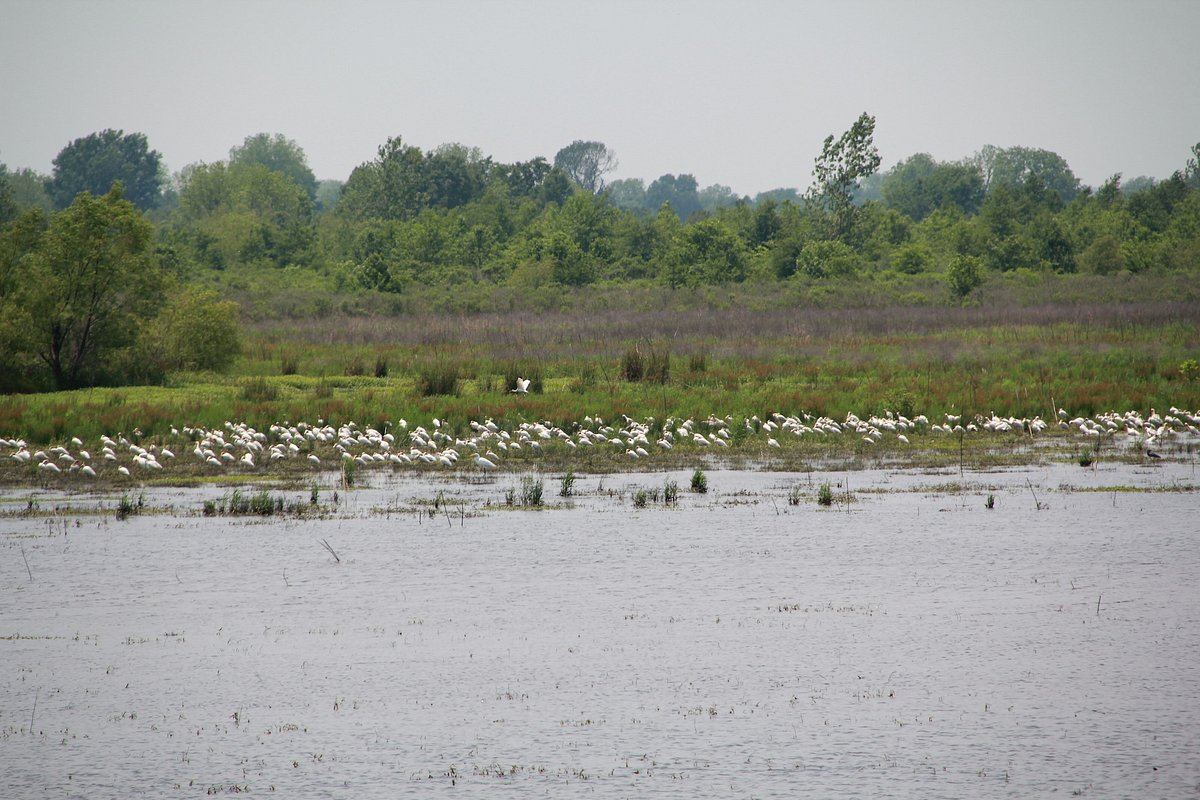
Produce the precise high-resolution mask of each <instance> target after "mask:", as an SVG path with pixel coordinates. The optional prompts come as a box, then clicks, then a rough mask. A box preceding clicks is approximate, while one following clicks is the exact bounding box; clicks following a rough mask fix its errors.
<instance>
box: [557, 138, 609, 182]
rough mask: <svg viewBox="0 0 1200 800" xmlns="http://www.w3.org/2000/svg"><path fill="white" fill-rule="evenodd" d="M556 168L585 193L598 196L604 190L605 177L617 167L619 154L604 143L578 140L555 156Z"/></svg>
mask: <svg viewBox="0 0 1200 800" xmlns="http://www.w3.org/2000/svg"><path fill="white" fill-rule="evenodd" d="M554 166H556V167H558V168H559V169H561V170H562V171H563V172H565V173H567V175H568V177H570V178H571V180H573V181H575V183H576V184H578V185H579V187H580V188H581V189H583V190H584V191H588V192H591V193H592V194H598V193H599V192H601V191H603V190H604V176H605V175H606V174H608V173H609V172H612V171H613V170H614V169H616V167H617V154H616V153H614V152H613V151H612V150H609V149H608V148H607V147H606V146H605V145H604V143H603V142H585V141H583V140H581V139H576V140H575V141H573V142H571V143H570V144H569V145H567V146H566V147H564V148H563V149H561V150H559V151H558V153H556V154H555V156H554Z"/></svg>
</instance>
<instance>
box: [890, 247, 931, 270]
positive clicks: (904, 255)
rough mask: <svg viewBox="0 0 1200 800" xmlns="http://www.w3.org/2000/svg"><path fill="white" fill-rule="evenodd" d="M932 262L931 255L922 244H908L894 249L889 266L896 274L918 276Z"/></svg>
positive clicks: (927, 248)
mask: <svg viewBox="0 0 1200 800" xmlns="http://www.w3.org/2000/svg"><path fill="white" fill-rule="evenodd" d="M932 262H933V253H932V252H931V251H930V249H929V246H928V245H926V244H924V243H923V242H910V243H908V244H905V245H901V246H900V247H898V248H896V250H895V251H894V252H893V253H892V257H891V262H890V263H891V266H892V269H894V270H896V272H903V273H904V274H906V275H919V274H920V273H922V272H924V271H925V270H927V269H928V268H929V265H930V264H931V263H932Z"/></svg>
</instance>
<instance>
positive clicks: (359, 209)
mask: <svg viewBox="0 0 1200 800" xmlns="http://www.w3.org/2000/svg"><path fill="white" fill-rule="evenodd" d="M424 162H425V155H424V154H423V153H422V152H421V150H420V148H418V147H413V146H412V145H406V144H404V142H403V140H402V139H401V138H400V137H399V136H393V137H391V138H389V139H388V140H387V141H386V142H385V143H384V144H382V145H380V146H379V150H378V154H377V156H376V158H375V160H374V161H369V162H367V163H364V164H361V165H359V166H358V167H356V168H355V169H354V171H353V172H351V173H350V179H349V180H348V181H346V186H345V188H344V189H343V190H342V197H341V200H340V201H338V211H339V212H340V213H342V214H344V215H346V216H348V217H351V218H353V219H360V220H362V219H372V218H373V219H411V218H412V217H415V216H416V215H417V212H418V211H419V210H420V209H421V208H422V207H423V206H424V203H425V198H424V196H423V193H422V188H423V187H422V186H421V167H422V166H423V164H424Z"/></svg>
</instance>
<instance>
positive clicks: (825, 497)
mask: <svg viewBox="0 0 1200 800" xmlns="http://www.w3.org/2000/svg"><path fill="white" fill-rule="evenodd" d="M817 505H822V506H831V505H833V487H832V486H830V485H829V482H828V481H826V482H825V483H822V484H821V488H819V489H818V490H817Z"/></svg>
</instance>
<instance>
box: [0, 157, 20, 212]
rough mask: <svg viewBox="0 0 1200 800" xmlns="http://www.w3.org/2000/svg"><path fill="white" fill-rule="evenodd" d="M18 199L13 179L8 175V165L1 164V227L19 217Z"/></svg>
mask: <svg viewBox="0 0 1200 800" xmlns="http://www.w3.org/2000/svg"><path fill="white" fill-rule="evenodd" d="M17 211H18V209H17V201H16V199H15V197H14V192H13V188H12V181H11V180H9V177H8V167H7V166H6V165H4V164H0V227H4V226H5V225H7V224H8V223H9V222H10V221H11V220H14V219H16V217H17Z"/></svg>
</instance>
